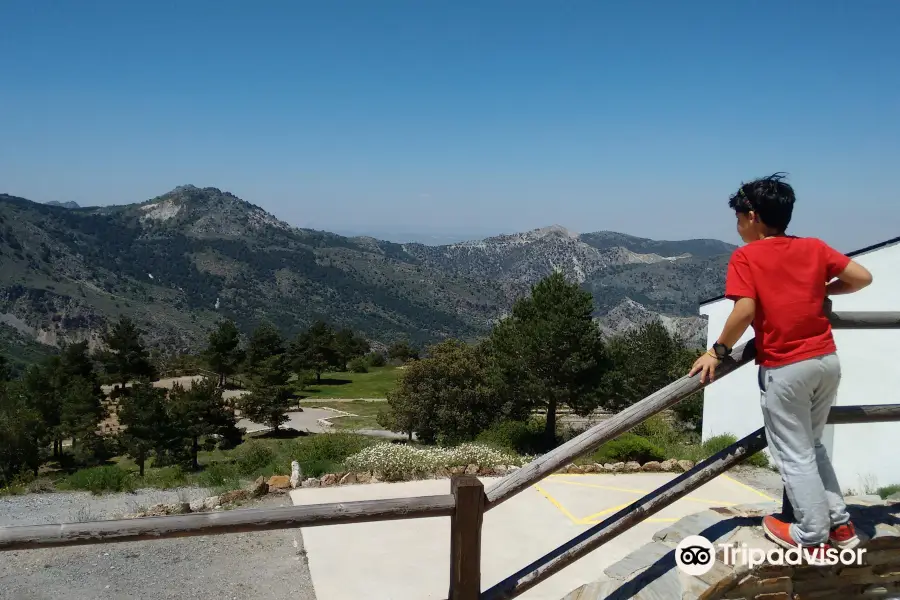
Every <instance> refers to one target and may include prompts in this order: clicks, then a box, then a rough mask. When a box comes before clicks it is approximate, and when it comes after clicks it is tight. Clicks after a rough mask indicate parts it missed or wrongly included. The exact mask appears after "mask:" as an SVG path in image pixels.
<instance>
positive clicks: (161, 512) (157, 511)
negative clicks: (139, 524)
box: [137, 504, 169, 517]
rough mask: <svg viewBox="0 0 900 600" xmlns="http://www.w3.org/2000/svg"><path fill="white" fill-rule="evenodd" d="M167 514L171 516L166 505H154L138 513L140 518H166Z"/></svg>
mask: <svg viewBox="0 0 900 600" xmlns="http://www.w3.org/2000/svg"><path fill="white" fill-rule="evenodd" d="M167 514H169V513H168V512H166V505H165V504H154V505H153V506H151V507H150V508H148V509H147V510H144V511H140V512H138V513H137V516H139V517H164V516H165V515H167Z"/></svg>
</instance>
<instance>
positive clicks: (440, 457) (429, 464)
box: [344, 442, 527, 481]
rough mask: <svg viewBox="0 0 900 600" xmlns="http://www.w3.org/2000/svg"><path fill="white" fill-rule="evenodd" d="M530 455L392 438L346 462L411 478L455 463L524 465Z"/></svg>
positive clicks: (352, 466) (350, 466)
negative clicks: (425, 444) (398, 441)
mask: <svg viewBox="0 0 900 600" xmlns="http://www.w3.org/2000/svg"><path fill="white" fill-rule="evenodd" d="M525 462H527V459H526V458H524V457H521V456H516V455H515V454H510V453H508V452H504V451H502V450H498V449H496V448H492V447H490V446H484V445H482V444H462V445H460V446H455V447H453V448H441V447H432V448H422V447H416V446H407V445H405V444H391V443H388V442H385V443H381V444H376V445H375V446H369V447H368V448H365V449H363V450H361V451H360V452H357V453H356V454H354V455H352V456H350V457H348V458H347V459H346V460H345V461H344V466H345V467H346V468H347V469H348V470H350V471H372V472H379V473H381V474H382V475H383V476H384V478H385V479H387V480H394V481H396V480H400V479H410V478H414V477H417V476H422V475H425V474H427V473H434V472H435V471H437V470H439V469H441V468H444V469H449V468H451V467H464V466H468V465H478V466H479V467H496V466H499V465H513V466H517V467H519V466H522V465H523V464H525Z"/></svg>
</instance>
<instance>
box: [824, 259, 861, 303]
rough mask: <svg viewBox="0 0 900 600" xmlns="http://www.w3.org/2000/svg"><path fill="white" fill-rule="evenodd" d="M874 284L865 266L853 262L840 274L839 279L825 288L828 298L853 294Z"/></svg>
mask: <svg viewBox="0 0 900 600" xmlns="http://www.w3.org/2000/svg"><path fill="white" fill-rule="evenodd" d="M871 283H872V274H871V273H870V272H869V270H868V269H866V268H865V267H864V266H862V265H861V264H859V263H858V262H855V261H853V260H851V261H850V262H849V263H847V266H846V267H845V268H844V270H842V271H841V272H840V273H838V274H837V279H835V280H834V281H832V282H831V283H829V284H828V285H826V286H825V295H826V296H837V295H839V294H852V293H853V292H858V291H859V290H861V289H863V288H864V287H867V286H868V285H870V284H871Z"/></svg>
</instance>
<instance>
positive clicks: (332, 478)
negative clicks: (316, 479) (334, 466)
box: [321, 473, 337, 487]
mask: <svg viewBox="0 0 900 600" xmlns="http://www.w3.org/2000/svg"><path fill="white" fill-rule="evenodd" d="M321 482H322V487H327V486H331V485H334V484H336V483H337V475H335V474H334V473H328V474H327V475H323V476H322V479H321Z"/></svg>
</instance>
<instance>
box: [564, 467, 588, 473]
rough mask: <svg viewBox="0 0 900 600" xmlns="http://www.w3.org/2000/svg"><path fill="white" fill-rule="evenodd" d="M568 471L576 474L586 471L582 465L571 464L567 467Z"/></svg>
mask: <svg viewBox="0 0 900 600" xmlns="http://www.w3.org/2000/svg"><path fill="white" fill-rule="evenodd" d="M566 473H572V474H574V475H581V474H582V473H584V468H582V466H581V465H569V466H568V467H566Z"/></svg>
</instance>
